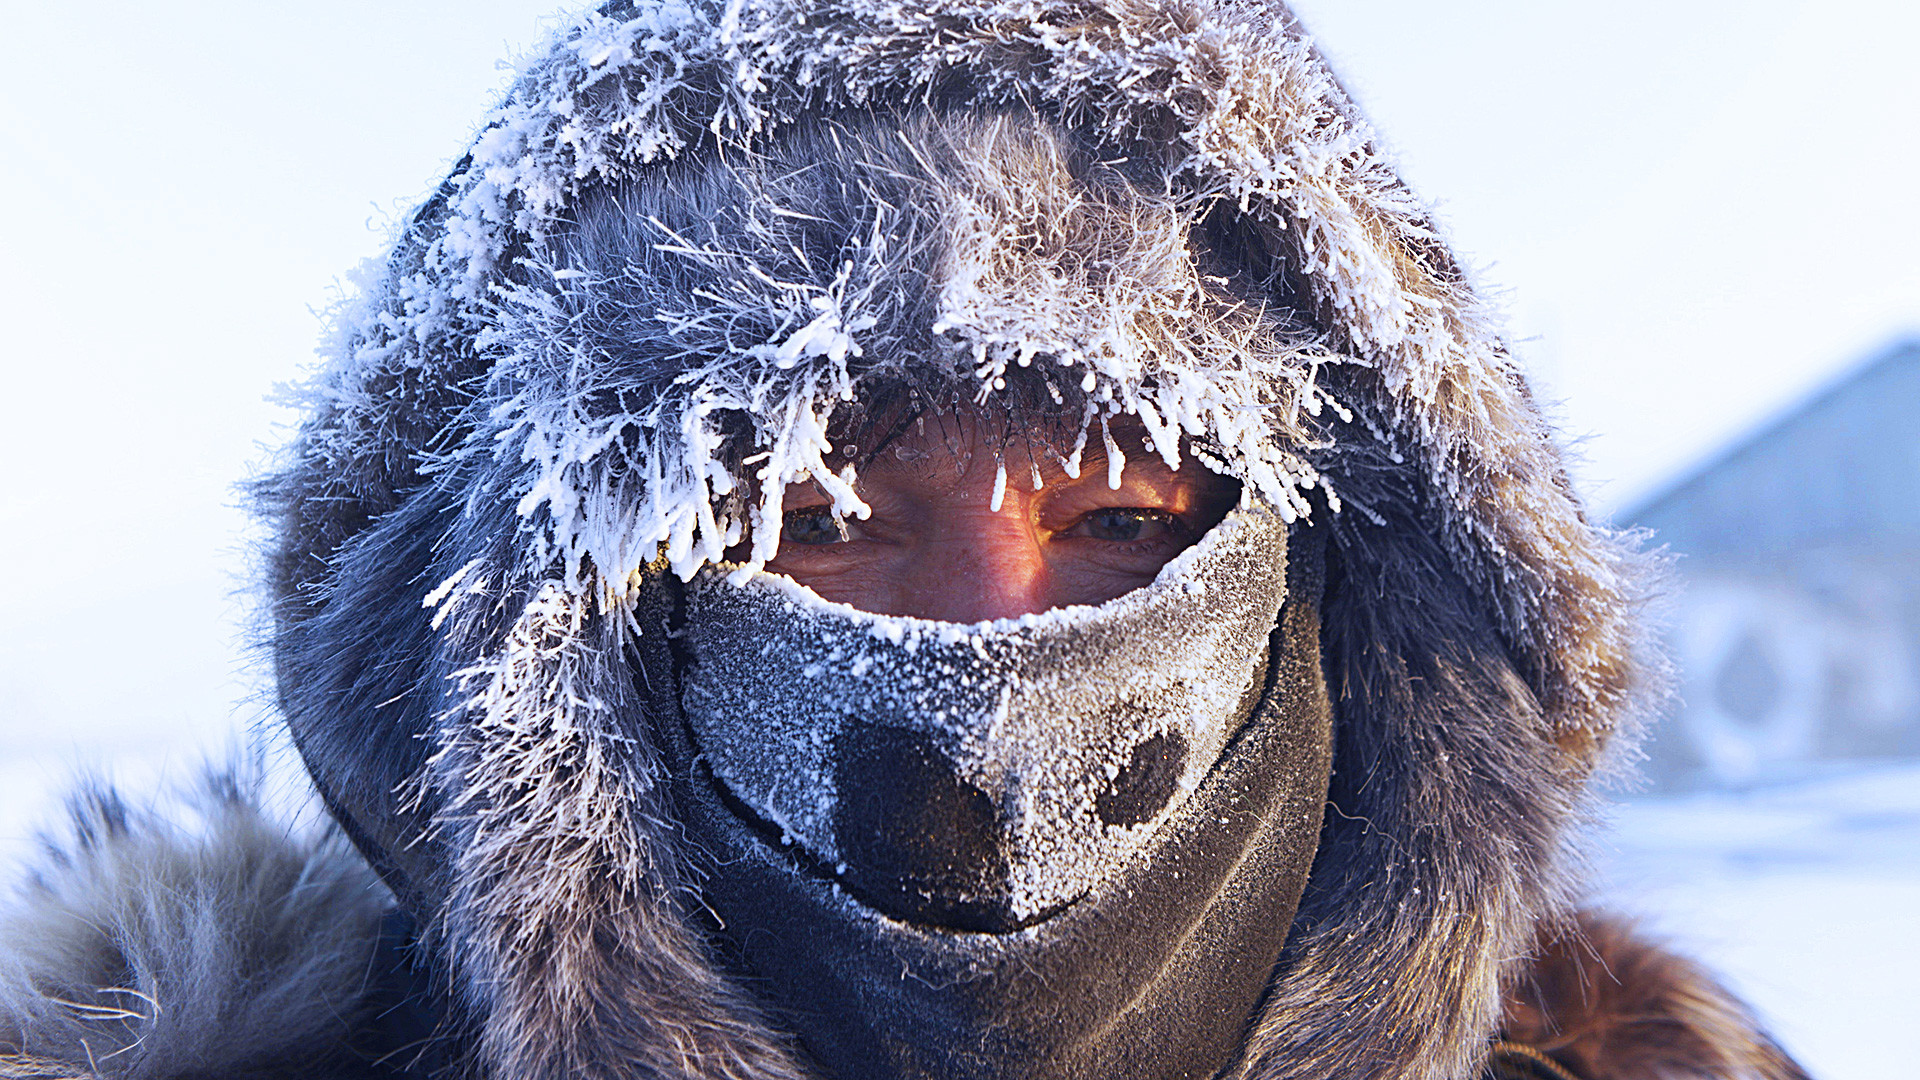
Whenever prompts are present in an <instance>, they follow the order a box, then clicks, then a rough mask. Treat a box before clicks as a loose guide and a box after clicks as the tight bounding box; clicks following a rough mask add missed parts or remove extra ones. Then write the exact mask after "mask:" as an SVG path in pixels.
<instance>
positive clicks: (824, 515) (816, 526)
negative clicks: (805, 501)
mask: <svg viewBox="0 0 1920 1080" xmlns="http://www.w3.org/2000/svg"><path fill="white" fill-rule="evenodd" d="M854 535H855V533H854V531H853V528H852V526H850V525H848V524H847V523H846V522H844V521H841V520H840V519H838V518H836V517H834V516H833V509H832V508H831V507H826V506H807V507H802V508H801V509H798V510H789V511H787V513H786V516H785V517H784V518H783V519H782V520H781V523H780V542H781V543H783V544H805V545H808V546H810V547H818V546H820V545H823V544H838V543H841V542H843V541H846V540H851V539H853V538H854Z"/></svg>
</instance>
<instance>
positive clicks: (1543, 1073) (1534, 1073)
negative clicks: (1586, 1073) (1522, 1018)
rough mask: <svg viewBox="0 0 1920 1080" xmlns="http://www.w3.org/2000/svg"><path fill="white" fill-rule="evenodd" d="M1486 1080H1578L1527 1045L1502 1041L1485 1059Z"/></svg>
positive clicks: (1559, 1065)
mask: <svg viewBox="0 0 1920 1080" xmlns="http://www.w3.org/2000/svg"><path fill="white" fill-rule="evenodd" d="M1486 1080H1580V1078H1579V1077H1577V1076H1575V1075H1574V1074H1573V1073H1572V1071H1571V1070H1569V1069H1568V1068H1567V1067H1566V1066H1565V1065H1562V1064H1560V1063H1559V1062H1557V1061H1555V1060H1553V1059H1552V1058H1550V1057H1548V1056H1547V1055H1546V1054H1544V1053H1542V1052H1541V1051H1540V1050H1539V1048H1537V1047H1532V1046H1528V1045H1527V1044H1526V1043H1517V1042H1508V1041H1507V1040H1505V1039H1501V1040H1499V1041H1498V1042H1495V1043H1494V1044H1493V1053H1492V1054H1491V1055H1489V1056H1488V1058H1487V1071H1486Z"/></svg>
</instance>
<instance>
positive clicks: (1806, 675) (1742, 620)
mask: <svg viewBox="0 0 1920 1080" xmlns="http://www.w3.org/2000/svg"><path fill="white" fill-rule="evenodd" d="M1619 523H1620V524H1623V525H1635V526H1640V527H1644V528H1647V529H1651V530H1653V532H1654V534H1655V535H1654V543H1655V544H1659V545H1664V546H1666V547H1667V548H1669V549H1670V550H1671V551H1672V552H1673V554H1674V555H1675V556H1676V557H1677V558H1676V571H1677V577H1678V579H1679V581H1678V585H1679V588H1678V591H1677V593H1676V595H1675V596H1674V598H1673V599H1674V603H1673V610H1672V611H1671V613H1670V614H1671V620H1672V623H1671V636H1670V642H1671V645H1672V648H1673V654H1674V660H1675V662H1676V664H1677V666H1678V668H1679V691H1680V700H1679V701H1677V702H1676V703H1675V704H1674V705H1673V707H1672V708H1671V709H1670V710H1669V716H1668V718H1667V720H1666V721H1665V722H1664V723H1663V724H1662V725H1661V726H1660V728H1659V729H1658V730H1657V731H1656V732H1655V733H1654V737H1653V739H1652V740H1650V742H1649V745H1648V754H1649V757H1650V760H1649V761H1648V762H1647V765H1646V771H1647V773H1648V774H1649V776H1650V777H1651V779H1652V781H1653V783H1654V785H1655V787H1656V788H1658V789H1664V790H1675V789H1684V788H1693V787H1705V786H1726V785H1740V784H1744V783H1748V782H1753V781H1761V780H1766V779H1771V778H1776V777H1784V776H1790V775H1800V774H1804V773H1806V772H1810V771H1816V770H1818V769H1820V768H1822V767H1823V764H1824V763H1827V762H1835V761H1844V760H1849V759H1862V758H1883V757H1895V756H1917V755H1920V340H1915V341H1909V342H1906V343H1904V344H1901V345H1899V346H1896V347H1895V348H1893V349H1891V350H1889V351H1887V352H1886V353H1884V354H1882V355H1880V356H1879V357H1877V358H1876V359H1874V360H1873V361H1872V362H1870V363H1868V364H1866V365H1864V366H1862V367H1861V368H1859V369H1857V370H1855V371H1854V372H1852V373H1851V374H1849V375H1847V376H1845V377H1844V378H1842V379H1841V380H1840V381H1839V382H1837V383H1835V384H1833V385H1832V386H1829V387H1828V388H1826V389H1825V390H1822V391H1820V392H1819V393H1817V394H1815V395H1813V396H1812V397H1811V398H1809V399H1808V400H1807V401H1805V402H1803V403H1801V404H1800V405H1798V406H1796V407H1794V408H1793V409H1791V410H1789V411H1788V412H1787V413H1786V414H1785V415H1783V416H1781V417H1780V418H1778V419H1776V420H1774V421H1773V422H1771V423H1769V424H1767V425H1766V426H1764V427H1763V428H1761V429H1760V430H1759V431H1757V432H1755V433H1754V434H1752V435H1749V436H1747V437H1746V438H1744V439H1742V440H1740V441H1738V442H1736V443H1735V444H1734V445H1732V446H1731V447H1729V448H1728V449H1726V450H1725V451H1723V452H1722V453H1720V454H1719V455H1717V456H1716V457H1715V458H1713V459H1711V460H1710V461H1709V462H1708V463H1707V464H1706V465H1704V466H1702V467H1700V468H1698V469H1697V470H1695V471H1693V472H1691V473H1690V474H1688V475H1686V476H1684V477H1683V478H1682V479H1680V480H1679V481H1678V482H1677V483H1675V484H1674V485H1672V486H1671V487H1670V488H1668V489H1667V490H1666V491H1664V492H1662V493H1661V494H1659V495H1657V496H1656V497H1654V498H1653V499H1651V500H1649V501H1648V502H1646V503H1645V504H1643V505H1641V506H1639V507H1637V508H1635V509H1633V510H1630V511H1628V512H1626V513H1623V514H1622V515H1620V518H1619Z"/></svg>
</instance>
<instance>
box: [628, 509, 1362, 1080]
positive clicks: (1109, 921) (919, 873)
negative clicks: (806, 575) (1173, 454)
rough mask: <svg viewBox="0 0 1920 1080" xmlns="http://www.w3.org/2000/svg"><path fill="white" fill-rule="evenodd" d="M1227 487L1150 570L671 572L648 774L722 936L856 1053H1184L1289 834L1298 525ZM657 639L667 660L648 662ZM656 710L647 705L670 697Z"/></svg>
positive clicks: (990, 1067)
mask: <svg viewBox="0 0 1920 1080" xmlns="http://www.w3.org/2000/svg"><path fill="white" fill-rule="evenodd" d="M1288 532H1289V527H1288V525H1287V524H1286V523H1284V522H1283V521H1282V520H1281V518H1280V516H1279V515H1277V514H1275V513H1272V512H1270V511H1268V510H1265V509H1262V508H1258V507H1256V508H1251V509H1241V510H1237V511H1235V512H1234V513H1232V514H1230V515H1229V516H1228V517H1227V519H1226V520H1225V521H1223V522H1222V523H1221V524H1220V525H1219V526H1217V527H1216V528H1215V529H1214V530H1212V531H1211V532H1210V533H1209V534H1208V535H1207V536H1206V537H1205V538H1203V539H1202V540H1201V542H1200V543H1198V544H1196V545H1195V546H1194V547H1193V548H1191V549H1189V550H1188V551H1186V552H1184V553H1182V554H1181V555H1180V556H1178V557H1177V558H1176V559H1175V560H1174V561H1173V562H1172V563H1170V564H1169V565H1168V567H1166V568H1165V569H1164V570H1163V571H1162V572H1161V574H1160V575H1159V576H1158V577H1157V578H1156V580H1155V581H1154V582H1153V583H1152V584H1151V585H1149V586H1147V587H1145V588H1142V589H1139V590H1136V591H1134V592H1132V593H1129V594H1127V595H1126V596H1123V597H1120V598H1118V599H1116V600H1113V601H1110V602H1108V603H1106V604H1103V605H1100V606H1098V607H1076V608H1066V609H1058V610H1055V611H1051V612H1047V613H1044V614H1041V615H1036V616H1026V617H1023V618H1021V619H1014V620H1001V621H999V622H994V623H983V624H978V625H973V626H962V625H959V624H953V623H940V622H930V621H925V620H917V619H905V618H894V617H887V616H875V615H870V614H866V613H862V612H858V611H855V610H853V609H850V608H846V607H844V606H841V605H835V604H829V603H826V602H824V601H821V600H820V599H818V598H817V597H816V596H814V595H813V594H812V593H810V592H808V591H806V590H804V589H801V588H799V587H797V586H794V585H792V584H791V583H788V582H786V581H785V580H784V579H778V578H770V577H766V576H760V577H756V578H752V579H750V580H747V581H745V582H743V583H740V584H733V583H730V582H729V581H728V579H727V578H726V576H725V574H724V572H723V571H708V572H706V573H704V574H703V575H701V576H699V577H696V578H695V579H694V581H693V582H691V583H689V584H687V585H686V586H684V587H682V588H679V589H678V590H677V592H678V594H679V595H678V597H677V603H676V616H675V619H676V625H675V626H674V628H673V630H672V640H673V642H674V646H673V651H672V657H671V660H670V661H667V658H666V656H665V654H664V653H662V652H660V651H657V650H656V651H654V652H653V653H652V656H653V657H654V659H653V660H652V662H647V661H645V660H643V666H644V667H645V668H646V669H647V674H648V676H649V678H648V683H649V685H651V686H653V687H654V688H655V693H656V696H665V695H663V694H662V691H664V690H666V688H667V687H668V686H669V685H670V686H671V687H672V688H673V689H672V690H671V691H670V692H669V693H670V694H671V696H672V697H673V698H674V699H675V700H674V701H672V702H670V703H669V704H673V705H677V709H673V710H663V711H662V715H669V714H671V715H677V716H678V718H679V720H680V723H679V724H678V725H677V726H678V730H675V731H667V732H663V733H662V735H663V736H664V739H663V741H664V742H665V744H666V745H668V746H669V747H671V748H672V752H673V754H674V756H675V757H676V759H677V760H676V761H675V775H676V798H677V800H678V802H679V804H680V805H679V809H680V814H679V816H680V819H681V821H682V823H683V825H684V828H685V829H686V832H687V839H688V841H689V845H688V846H689V848H690V849H692V850H693V851H695V852H696V853H698V854H699V857H701V858H702V860H703V862H704V864H705V865H704V866H703V867H702V871H703V874H704V889H703V898H704V901H705V903H706V905H707V906H708V909H709V912H710V915H711V916H712V922H713V926H714V929H715V930H716V931H717V940H718V941H719V942H720V946H721V951H722V952H723V953H724V954H725V956H726V959H727V960H728V962H729V963H731V964H732V965H734V966H736V967H737V969H738V972H739V974H741V975H742V976H744V977H745V978H746V979H747V981H748V982H749V984H750V985H754V986H755V987H757V988H758V989H759V990H760V991H761V992H762V993H763V994H764V995H765V997H766V999H767V1001H768V1003H769V1005H770V1006H771V1008H772V1009H773V1010H774V1011H775V1012H776V1013H777V1014H778V1015H779V1016H780V1017H781V1018H782V1019H783V1020H784V1021H785V1022H786V1023H787V1024H788V1026H789V1027H790V1028H791V1029H792V1030H793V1031H794V1032H795V1033H796V1034H797V1035H798V1036H799V1037H800V1039H801V1041H802V1043H803V1044H804V1045H805V1046H806V1048H807V1049H808V1050H809V1051H810V1052H811V1053H812V1054H813V1055H814V1056H815V1057H816V1059H817V1060H818V1062H819V1063H820V1065H821V1067H822V1069H823V1070H824V1071H825V1072H827V1073H828V1074H830V1075H833V1076H836V1077H840V1078H842V1080H855V1078H861V1080H864V1078H869V1077H871V1078H876V1080H877V1078H895V1077H902V1078H904V1077H928V1078H933V1077H939V1078H951V1080H963V1078H983V1080H984V1078H1008V1080H1011V1078H1014V1077H1020V1078H1061V1080H1066V1078H1074V1080H1098V1078H1105V1077H1114V1078H1120V1077H1126V1078H1138V1080H1158V1078H1173V1077H1206V1076H1211V1075H1213V1074H1215V1073H1216V1072H1218V1071H1219V1070H1220V1069H1222V1068H1223V1067H1225V1066H1226V1065H1228V1064H1230V1063H1231V1062H1232V1061H1233V1060H1234V1058H1235V1057H1236V1054H1237V1051H1238V1048H1239V1046H1240V1045H1241V1043H1242V1041H1243V1040H1244V1037H1245V1028H1246V1025H1247V1023H1248V1021H1249V1019H1250V1017H1251V1016H1252V1014H1253V1011H1254V1008H1255V1006H1256V1004H1257V1002H1258V1000H1259V997H1260V994H1261V991H1262V990H1263V988H1264V987H1265V985H1266V983H1267V981H1268V978H1269V976H1270V975H1271V972H1272V969H1273V965H1274V963H1275V961H1276V960H1277V958H1278V956H1279V953H1280V948H1281V945H1282V944H1283V943H1284V941H1285V939H1286V936H1287V931H1288V927H1289V924H1290V923H1291V920H1292V917H1293V911H1294V907H1295V905H1296V903H1297V902H1298V900H1299V897H1300V892H1301V889H1302V887H1303V885H1304V884H1305V881H1306V877H1307V872H1308V870H1309V868H1310V866H1311V864H1312V861H1313V854H1314V851H1315V848H1316V844H1317V838H1318V834H1319V829H1320V818H1321V810H1322V805H1323V803H1324V800H1325V796H1326V790H1327V781H1328V774H1329V770H1330V761H1331V722H1330V707H1329V705H1328V701H1327V695H1326V690H1325V686H1324V683H1323V680H1322V677H1321V672H1320V663H1319V618H1318V613H1317V611H1316V607H1315V602H1316V600H1317V597H1318V593H1319V581H1318V577H1319V573H1318V563H1319V558H1318V551H1317V548H1316V546H1315V545H1311V544H1299V543H1296V548H1297V549H1299V550H1296V551H1295V552H1294V557H1293V559H1292V560H1291V564H1292V565H1291V568H1290V572H1284V573H1283V570H1282V568H1286V567H1288V566H1289V553H1288ZM663 661H667V662H670V663H671V664H672V666H673V667H674V668H675V671H674V673H673V677H672V678H671V679H670V680H661V679H655V678H653V677H652V675H653V674H654V672H653V669H654V668H657V667H660V666H662V665H663ZM667 726H674V725H672V724H671V723H669V724H668V725H667Z"/></svg>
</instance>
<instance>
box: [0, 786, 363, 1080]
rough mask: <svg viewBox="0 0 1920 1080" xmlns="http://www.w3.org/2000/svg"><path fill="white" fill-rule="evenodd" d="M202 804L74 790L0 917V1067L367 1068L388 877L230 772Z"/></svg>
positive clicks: (167, 1070)
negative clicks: (186, 818) (267, 808)
mask: <svg viewBox="0 0 1920 1080" xmlns="http://www.w3.org/2000/svg"><path fill="white" fill-rule="evenodd" d="M197 810H198V816H199V818H200V824H199V827H198V828H191V829H189V828H183V827H182V826H180V825H179V824H177V823H174V822H172V821H170V820H167V819H163V818H160V817H156V816H154V815H153V814H151V813H144V812H140V811H136V810H133V809H131V808H129V807H128V806H127V805H126V804H125V803H124V802H122V801H121V800H120V799H119V798H117V797H116V796H114V795H113V794H111V793H110V792H106V791H103V790H94V791H90V792H88V793H86V794H84V795H82V796H79V797H77V798H76V799H75V800H74V802H73V805H72V811H71V820H70V824H69V829H68V831H67V834H66V835H65V836H64V837H61V838H59V839H57V840H49V841H47V843H46V850H45V854H44V856H43V858H42V860H41V865H40V866H39V868H38V870H37V872H36V873H35V875H34V876H33V877H32V878H31V879H30V880H29V881H28V883H27V884H26V886H25V887H24V888H23V889H22V891H21V894H20V896H19V897H18V898H17V899H16V900H15V901H14V902H13V903H12V904H11V905H9V906H8V907H7V908H6V910H5V913H4V917H3V921H0V943H4V950H5V951H4V957H5V959H4V962H3V963H0V1077H46V1078H52V1077H71V1076H82V1075H84V1076H101V1077H125V1078H128V1080H135V1078H161V1077H186V1076H218V1077H230V1078H241V1077H282V1076H290V1075H303V1076H304V1075H341V1076H352V1075H362V1074H363V1072H364V1070H365V1065H364V1061H363V1057H362V1055H361V1054H359V1053H358V1052H356V1049H355V1047H354V1045H353V1043H354V1040H355V1036H356V1034H357V1033H358V1032H359V1031H360V1030H361V1029H362V1028H363V1027H365V1026H366V1025H367V1024H368V1022H369V1021H370V1020H371V1019H372V1017H371V1015H370V1009H369V1001H368V987H369V980H370V978H371V975H372V964H373V957H374V951H375V940H376V936H377V933H378V929H379V924H380V919H381V916H382V913H383V912H384V911H385V909H386V908H387V906H388V904H389V903H390V902H391V901H390V900H389V898H388V896H387V894H386V890H385V889H383V888H381V886H380V885H379V883H378V882H377V881H376V880H375V879H374V876H373V874H372V873H371V872H370V871H369V870H368V869H367V866H366V864H365V863H364V862H363V861H362V860H361V859H360V858H359V857H358V856H357V855H356V854H355V853H354V851H353V850H352V849H351V848H350V847H348V846H347V845H346V844H345V843H344V842H342V841H340V839H339V838H338V835H337V834H333V835H332V836H330V837H329V836H318V837H314V836H307V837H302V836H298V835H291V834H289V833H288V832H287V831H286V829H285V827H284V826H282V825H279V824H277V823H275V822H273V821H272V820H270V819H268V818H266V817H264V816H263V815H262V814H261V812H260V811H259V809H258V808H257V806H256V805H255V804H254V802H253V800H252V796H251V792H250V791H249V790H248V789H247V788H246V787H245V786H243V785H241V784H239V783H237V782H235V781H233V780H232V779H225V780H216V781H215V782H214V783H213V784H212V785H210V787H209V790H208V791H207V792H205V793H204V794H203V796H202V797H201V799H200V800H199V803H198V806H197Z"/></svg>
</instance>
